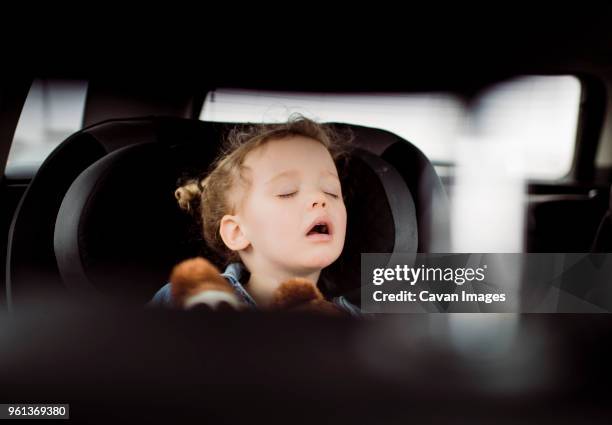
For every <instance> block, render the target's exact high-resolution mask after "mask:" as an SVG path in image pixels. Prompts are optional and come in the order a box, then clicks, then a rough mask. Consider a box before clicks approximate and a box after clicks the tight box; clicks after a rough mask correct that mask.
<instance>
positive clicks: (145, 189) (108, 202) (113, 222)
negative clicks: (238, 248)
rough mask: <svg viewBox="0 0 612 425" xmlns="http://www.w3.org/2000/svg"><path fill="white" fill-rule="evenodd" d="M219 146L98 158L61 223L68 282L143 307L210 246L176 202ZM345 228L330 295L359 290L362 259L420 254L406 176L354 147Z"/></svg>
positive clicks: (152, 147)
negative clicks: (175, 271)
mask: <svg viewBox="0 0 612 425" xmlns="http://www.w3.org/2000/svg"><path fill="white" fill-rule="evenodd" d="M216 153H217V144H215V143H207V141H206V140H201V141H200V143H183V144H176V145H162V144H142V145H134V146H129V147H126V148H123V149H120V150H118V151H115V152H113V153H111V154H109V155H108V156H106V157H105V158H103V159H101V160H99V161H97V162H96V163H95V164H93V165H92V166H90V167H89V168H88V169H87V170H86V171H85V172H83V173H82V174H81V175H80V176H79V177H78V178H77V179H76V180H75V182H74V183H73V184H72V186H71V187H70V189H69V190H68V192H67V193H66V196H65V198H64V200H63V202H62V205H61V208H60V211H59V214H58V217H57V222H56V226H55V241H54V242H55V252H56V257H57V262H58V266H59V269H60V272H61V274H62V278H63V279H64V281H65V283H66V285H68V286H69V287H72V288H75V289H81V290H86V291H87V290H94V291H99V292H102V293H105V294H109V295H111V296H113V297H115V296H116V297H120V298H122V299H126V300H130V301H134V302H136V303H144V302H146V301H147V300H148V299H149V298H150V297H151V296H152V294H153V293H154V292H155V290H157V289H158V288H159V287H160V286H161V285H162V284H163V283H164V282H165V281H166V280H167V278H168V275H169V273H170V270H171V268H172V266H173V265H174V264H176V263H177V262H178V261H180V260H181V259H184V258H187V257H190V256H193V255H198V254H199V255H206V248H205V247H203V246H202V243H203V242H202V241H201V239H199V238H198V237H197V236H196V237H195V238H194V234H193V232H192V229H193V227H192V225H191V223H192V220H193V219H192V218H191V217H189V216H187V215H186V214H184V213H183V212H182V211H180V209H179V208H178V206H177V205H176V201H175V199H174V196H173V193H174V190H175V188H176V182H177V179H178V178H179V177H180V176H181V175H182V174H183V172H184V170H185V169H186V168H194V169H196V168H198V167H199V168H200V170H202V169H206V167H207V165H208V164H210V162H211V161H212V159H213V158H214V156H215V155H216ZM345 171H347V172H346V173H341V174H346V176H347V177H346V179H345V180H344V181H343V186H344V189H345V192H346V195H347V196H346V198H347V199H346V202H347V211H348V228H347V237H346V243H345V249H344V252H343V255H342V257H341V258H340V259H339V260H338V261H337V262H336V263H334V264H333V265H332V266H330V267H329V268H327V269H326V270H325V271H324V272H323V274H322V276H321V281H322V282H324V283H323V284H324V285H325V287H324V288H322V289H324V290H328V291H329V292H333V293H345V292H346V291H348V290H350V289H353V288H355V287H358V286H359V279H360V259H361V258H360V256H361V253H362V252H394V251H395V252H398V251H401V252H416V250H417V244H418V232H417V224H416V212H415V208H414V203H413V201H412V197H411V195H410V191H409V190H408V188H407V186H406V184H405V182H404V181H403V179H402V177H401V175H400V174H399V173H398V172H397V171H396V170H395V169H394V168H393V167H392V166H390V165H389V164H388V163H387V162H386V161H384V160H383V159H381V158H379V157H377V156H376V155H374V154H372V153H369V152H367V151H364V150H360V149H357V150H355V152H354V154H353V155H352V157H351V159H350V160H349V161H348V163H347V164H346V170H345Z"/></svg>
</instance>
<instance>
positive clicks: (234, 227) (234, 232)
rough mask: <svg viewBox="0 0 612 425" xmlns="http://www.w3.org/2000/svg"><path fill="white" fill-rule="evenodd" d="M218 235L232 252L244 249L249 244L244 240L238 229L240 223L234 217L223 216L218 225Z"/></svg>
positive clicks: (244, 237) (239, 228)
mask: <svg viewBox="0 0 612 425" xmlns="http://www.w3.org/2000/svg"><path fill="white" fill-rule="evenodd" d="M219 234H220V235H221V239H223V243H225V246H227V247H228V248H229V249H231V250H232V251H241V250H243V249H246V248H247V247H248V246H249V245H250V243H251V242H249V240H248V239H247V238H246V235H245V234H244V233H243V232H242V228H241V227H240V221H239V220H238V217H236V216H235V215H227V214H226V215H224V216H223V218H222V219H221V224H220V225H219Z"/></svg>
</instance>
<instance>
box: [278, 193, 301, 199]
mask: <svg viewBox="0 0 612 425" xmlns="http://www.w3.org/2000/svg"><path fill="white" fill-rule="evenodd" d="M296 193H297V192H291V193H286V194H284V195H278V197H279V198H291V197H292V196H294V195H295V194H296Z"/></svg>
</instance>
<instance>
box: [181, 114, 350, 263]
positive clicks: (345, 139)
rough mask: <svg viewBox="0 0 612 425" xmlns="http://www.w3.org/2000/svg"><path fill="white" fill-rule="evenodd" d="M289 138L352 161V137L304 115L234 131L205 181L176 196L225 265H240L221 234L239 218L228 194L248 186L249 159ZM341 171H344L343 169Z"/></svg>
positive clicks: (191, 183)
mask: <svg viewBox="0 0 612 425" xmlns="http://www.w3.org/2000/svg"><path fill="white" fill-rule="evenodd" d="M289 136H304V137H308V138H311V139H314V140H317V141H319V142H320V143H321V144H323V145H324V146H325V147H326V148H327V149H328V151H329V152H330V154H331V156H332V159H333V160H334V162H335V163H336V166H338V165H341V164H340V163H341V162H343V161H346V160H347V159H348V153H349V152H350V142H351V140H352V135H351V133H350V130H346V133H345V134H341V133H340V132H339V131H337V130H335V129H333V128H332V127H331V126H330V125H326V124H319V123H317V122H315V121H313V120H310V119H308V118H305V117H303V116H301V115H292V116H291V117H289V119H288V121H287V122H286V123H282V124H254V125H245V126H237V127H235V128H233V129H232V130H231V131H230V132H229V134H228V135H227V137H226V139H225V140H224V143H223V145H222V148H221V153H220V154H219V156H218V157H217V159H216V160H215V161H214V162H213V163H212V164H211V166H210V167H209V169H208V171H207V172H206V173H205V174H204V176H205V177H204V178H195V179H189V180H188V181H186V182H185V183H184V184H182V185H181V186H180V187H179V188H178V189H176V191H175V192H174V196H175V197H176V199H177V201H178V205H179V206H180V208H182V209H183V210H185V211H188V212H190V213H192V214H193V215H194V216H195V217H196V219H198V221H200V223H201V226H202V227H201V228H202V233H203V236H204V241H205V242H206V244H207V245H208V247H209V248H210V249H211V250H212V251H213V252H214V254H216V255H217V256H219V259H220V260H221V261H222V262H224V263H225V264H227V263H230V262H233V261H239V259H240V257H239V256H238V253H237V252H236V251H232V250H230V249H229V248H228V247H227V246H226V245H225V243H224V242H223V240H222V239H221V235H220V234H219V226H220V223H221V219H222V218H223V216H224V215H226V214H235V209H236V205H231V203H230V200H229V199H228V194H229V193H231V189H232V188H234V187H235V185H236V184H238V183H243V184H244V183H246V184H248V179H246V178H245V176H244V173H243V171H244V170H245V167H244V161H245V159H246V156H247V155H248V154H249V153H250V152H252V151H253V150H255V149H257V148H258V147H260V146H263V145H264V144H265V143H266V142H268V141H270V140H278V139H283V138H285V137H289ZM339 168H340V170H339V171H341V170H342V169H343V168H344V167H342V166H340V167H339Z"/></svg>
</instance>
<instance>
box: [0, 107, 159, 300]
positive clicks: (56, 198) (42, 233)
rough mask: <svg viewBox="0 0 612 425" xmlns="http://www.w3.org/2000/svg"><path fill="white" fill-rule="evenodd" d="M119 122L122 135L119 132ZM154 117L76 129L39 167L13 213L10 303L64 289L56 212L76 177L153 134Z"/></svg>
mask: <svg viewBox="0 0 612 425" xmlns="http://www.w3.org/2000/svg"><path fill="white" fill-rule="evenodd" d="M117 126H120V127H121V128H122V131H121V132H120V133H121V134H118V133H114V130H115V129H116V127H117ZM150 127H151V124H150V121H149V120H141V119H131V120H125V121H124V122H121V124H117V122H116V121H114V122H104V123H100V124H98V125H96V126H92V127H90V128H87V129H84V130H82V131H80V132H78V133H75V134H74V135H72V136H71V137H69V138H68V139H66V140H65V141H64V142H63V143H61V144H60V145H59V146H58V147H57V148H56V149H55V150H54V151H53V152H52V153H51V154H50V155H49V157H48V158H47V159H46V160H45V161H44V163H43V164H42V165H41V166H40V168H39V170H38V172H37V174H36V176H35V177H34V178H33V179H32V181H31V182H30V184H29V186H28V188H27V190H26V192H25V193H24V195H23V197H22V199H21V200H20V203H19V205H18V206H17V209H16V211H15V214H14V216H13V221H12V223H11V227H10V230H9V237H8V243H7V246H8V252H7V260H6V286H7V300H8V302H9V306H13V304H15V303H19V300H20V299H22V298H27V297H28V296H29V294H33V293H38V292H39V291H40V290H43V289H45V290H49V291H56V290H59V289H61V288H62V282H61V279H60V276H59V271H58V269H57V263H56V261H55V255H54V252H53V228H54V225H55V218H56V216H57V211H58V210H59V207H60V204H61V202H62V199H63V198H64V195H65V193H66V191H67V190H68V188H69V187H70V185H71V184H72V182H73V181H74V179H75V178H76V177H77V176H78V175H79V174H80V173H81V172H82V171H83V170H84V169H85V168H87V167H88V166H89V165H91V164H92V163H94V162H95V161H96V160H98V159H100V158H102V157H103V156H104V155H106V154H107V153H108V152H111V151H113V150H114V149H116V148H117V147H118V146H122V145H126V144H130V143H133V142H137V141H141V140H142V139H150V137H147V135H148V134H149V133H151V130H150Z"/></svg>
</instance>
